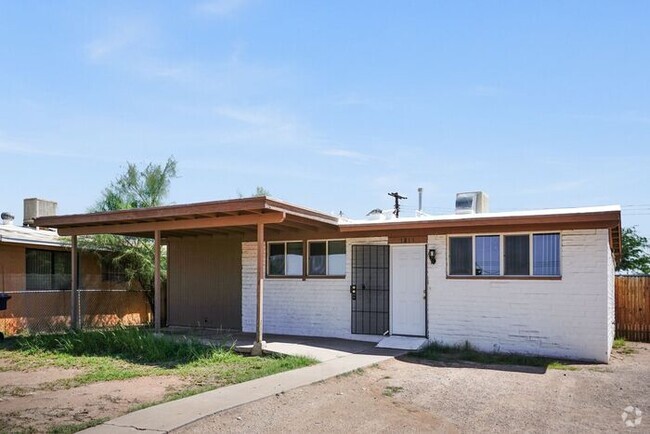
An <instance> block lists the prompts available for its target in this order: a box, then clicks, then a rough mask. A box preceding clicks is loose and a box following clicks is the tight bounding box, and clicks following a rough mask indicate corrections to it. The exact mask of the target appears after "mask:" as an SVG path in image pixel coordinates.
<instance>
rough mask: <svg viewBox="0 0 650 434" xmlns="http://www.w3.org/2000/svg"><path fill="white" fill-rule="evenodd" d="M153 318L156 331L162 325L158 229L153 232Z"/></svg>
mask: <svg viewBox="0 0 650 434" xmlns="http://www.w3.org/2000/svg"><path fill="white" fill-rule="evenodd" d="M153 240H154V241H153V310H154V313H153V319H154V327H155V329H156V332H160V327H161V326H162V315H161V313H162V312H161V304H162V303H161V300H160V231H159V230H155V231H154V232H153Z"/></svg>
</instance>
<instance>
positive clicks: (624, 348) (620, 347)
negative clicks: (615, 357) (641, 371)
mask: <svg viewBox="0 0 650 434" xmlns="http://www.w3.org/2000/svg"><path fill="white" fill-rule="evenodd" d="M612 348H613V349H614V350H616V351H617V352H618V353H620V354H625V355H628V354H634V353H635V351H634V348H632V347H630V346H629V345H628V344H627V341H626V340H625V338H616V339H614V344H613V345H612Z"/></svg>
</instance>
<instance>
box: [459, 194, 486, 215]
mask: <svg viewBox="0 0 650 434" xmlns="http://www.w3.org/2000/svg"><path fill="white" fill-rule="evenodd" d="M484 212H489V199H488V195H487V194H485V193H484V192H482V191H469V192H466V193H457V194H456V214H481V213H484Z"/></svg>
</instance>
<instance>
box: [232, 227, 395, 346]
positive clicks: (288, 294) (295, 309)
mask: <svg viewBox="0 0 650 434" xmlns="http://www.w3.org/2000/svg"><path fill="white" fill-rule="evenodd" d="M387 243H388V239H387V238H385V237H381V238H356V239H350V240H347V252H348V254H347V263H346V273H345V275H346V277H345V278H344V279H322V278H321V279H318V278H316V279H309V278H308V279H307V280H304V281H303V280H302V279H295V278H287V279H282V278H272V279H265V281H264V333H277V334H288V335H298V336H327V337H336V338H344V339H356V340H369V341H378V340H379V339H380V337H379V336H366V335H353V334H352V333H350V329H351V323H350V321H351V319H350V316H351V314H350V279H351V272H350V270H351V255H350V252H351V251H352V248H351V245H352V244H387ZM256 280H257V243H256V242H246V243H242V329H243V331H245V332H255V317H256V309H257V307H256V292H257V285H256Z"/></svg>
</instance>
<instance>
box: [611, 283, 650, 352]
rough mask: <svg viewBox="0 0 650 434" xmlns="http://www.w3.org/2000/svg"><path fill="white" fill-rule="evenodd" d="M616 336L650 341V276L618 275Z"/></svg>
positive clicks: (631, 339)
mask: <svg viewBox="0 0 650 434" xmlns="http://www.w3.org/2000/svg"><path fill="white" fill-rule="evenodd" d="M616 337H620V338H625V339H627V340H630V341H639V342H650V276H616Z"/></svg>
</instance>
